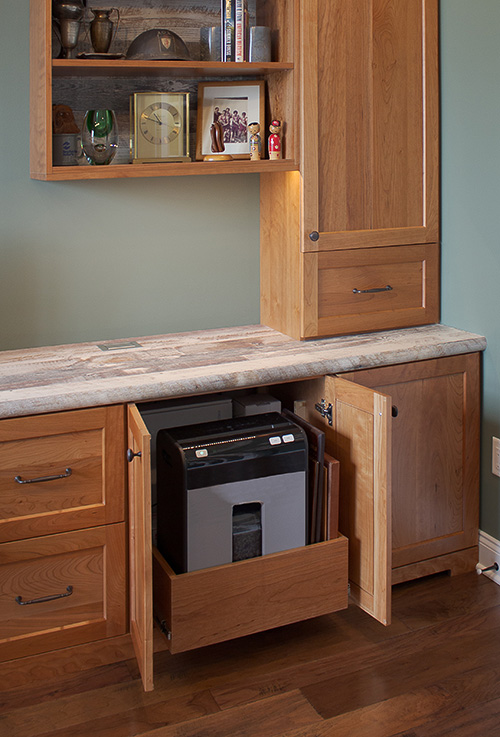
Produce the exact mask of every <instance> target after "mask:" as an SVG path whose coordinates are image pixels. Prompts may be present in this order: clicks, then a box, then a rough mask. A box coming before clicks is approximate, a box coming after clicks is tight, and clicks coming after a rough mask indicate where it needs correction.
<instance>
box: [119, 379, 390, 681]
mask: <svg viewBox="0 0 500 737" xmlns="http://www.w3.org/2000/svg"><path fill="white" fill-rule="evenodd" d="M272 391H273V392H274V391H276V393H278V394H280V395H281V397H282V399H283V401H284V403H285V404H287V405H288V406H289V407H292V408H294V409H295V410H296V411H299V412H300V413H301V414H302V416H304V417H306V418H308V419H309V420H311V421H313V422H315V423H316V424H318V425H319V426H321V428H322V429H323V430H324V431H325V435H326V449H327V450H328V451H329V452H330V453H331V455H333V456H334V457H336V458H338V459H339V460H340V468H341V485H342V488H343V494H344V501H343V502H341V503H342V504H343V506H344V514H343V515H342V521H343V530H344V531H345V533H346V534H348V535H349V536H350V537H349V556H348V555H347V546H348V541H347V539H346V536H344V535H340V536H339V537H338V538H336V539H334V540H330V541H327V542H325V543H318V544H315V545H309V546H306V547H303V548H296V549H294V550H289V551H284V552H281V553H276V554H272V555H268V556H263V557H261V558H253V559H250V560H246V561H241V562H238V563H231V564H228V565H224V566H217V567H214V568H207V569H203V570H200V571H194V572H191V573H184V574H180V575H176V574H175V573H174V572H173V571H172V569H171V568H170V566H169V565H168V562H167V561H165V560H164V559H163V558H162V556H161V555H160V554H159V552H158V551H157V550H155V551H154V565H153V572H154V576H153V579H154V580H153V583H152V584H151V557H150V554H149V551H151V549H152V544H151V510H150V497H151V494H150V447H149V446H150V436H149V433H148V431H147V428H146V426H145V424H144V421H143V420H142V418H141V416H140V413H139V412H138V409H137V407H136V406H135V405H131V406H130V407H129V451H130V452H129V460H130V468H129V498H130V529H131V550H132V561H131V584H130V587H131V605H130V609H131V618H132V623H131V633H132V637H133V640H134V647H135V650H136V654H137V659H138V662H139V667H140V670H141V675H142V679H143V683H144V687H145V688H146V690H149V689H151V688H152V687H153V673H152V663H153V660H152V650H153V648H152V629H151V627H152V621H153V610H155V614H156V618H157V619H158V620H159V621H160V623H161V625H162V629H164V630H165V632H166V633H167V634H168V638H169V641H168V642H169V649H170V651H171V652H172V653H175V652H181V651H183V650H189V649H192V648H195V647H200V646H202V645H207V644H211V643H214V642H220V641H223V640H226V639H230V638H234V637H239V636H242V635H247V634H250V633H253V632H258V631H260V630H263V629H268V628H271V627H277V626H279V625H283V624H288V623H291V622H296V621H299V620H302V619H307V618H310V617H315V616H318V615H320V614H325V613H328V612H333V611H337V610H338V609H343V608H345V607H346V606H347V578H348V559H349V578H350V581H351V595H352V598H353V600H354V601H356V602H357V603H358V604H359V606H361V607H362V608H363V609H364V610H365V611H367V612H368V613H370V614H371V615H372V616H374V617H375V618H376V619H378V620H380V621H381V622H384V623H385V624H388V623H390V539H391V536H390V514H389V509H390V474H389V455H388V448H389V439H388V434H389V432H390V422H389V421H390V403H389V401H388V398H387V397H385V396H383V395H381V394H380V393H378V392H374V391H373V390H371V389H367V388H366V387H363V386H357V385H355V384H353V383H351V382H348V381H345V380H344V379H339V378H335V377H331V376H327V377H324V378H323V379H316V380H312V381H304V382H299V383H298V384H294V385H289V386H285V387H272ZM322 400H324V401H325V402H326V404H331V406H332V413H331V418H332V420H331V425H330V424H329V421H328V420H327V419H324V418H323V417H321V416H320V415H319V414H318V413H317V411H316V410H315V405H316V404H319V403H321V401H322ZM342 469H343V470H342Z"/></svg>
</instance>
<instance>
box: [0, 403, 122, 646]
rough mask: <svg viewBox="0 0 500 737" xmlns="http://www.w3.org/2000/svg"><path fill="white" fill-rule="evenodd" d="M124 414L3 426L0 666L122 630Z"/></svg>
mask: <svg viewBox="0 0 500 737" xmlns="http://www.w3.org/2000/svg"><path fill="white" fill-rule="evenodd" d="M124 439H125V436H124V413H123V408H122V407H102V408H97V409H88V410H79V411H74V412H62V413H58V414H48V415H40V416H34V417H22V418H16V419H6V420H2V421H1V422H0V570H1V576H0V578H1V581H2V583H1V584H0V659H1V660H4V659H11V658H21V657H26V656H27V655H33V654H35V653H40V652H46V651H48V650H53V649H57V648H62V647H68V646H69V645H75V644H79V643H83V642H91V641H94V640H98V639H102V638H106V637H111V636H114V635H118V634H123V633H124V632H125V631H126V629H127V621H126V614H127V607H126V557H125V556H126V522H125V519H126V516H125V486H124V467H123V466H124V463H123V444H124Z"/></svg>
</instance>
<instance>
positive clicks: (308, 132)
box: [261, 0, 439, 338]
mask: <svg viewBox="0 0 500 737" xmlns="http://www.w3.org/2000/svg"><path fill="white" fill-rule="evenodd" d="M300 34H301V48H302V50H303V56H302V58H301V69H300V75H301V76H300V88H301V119H300V130H301V156H300V174H298V173H296V172H289V173H282V174H277V175H276V176H273V177H271V176H268V175H267V174H263V175H262V176H261V223H262V225H261V321H262V322H263V323H264V324H267V325H269V326H270V327H273V328H275V329H277V330H280V331H281V332H284V333H287V334H289V335H292V337H295V338H309V337H314V336H326V335H335V334H342V333H348V332H362V331H367V330H378V329H386V328H395V327H402V326H410V325H419V324H425V323H431V322H436V321H438V319H439V296H438V295H439V267H438V264H439V246H438V240H439V166H438V160H439V118H438V106H439V96H438V86H439V76H438V2H437V0H352V1H351V0H350V1H349V2H345V0H304V2H303V3H301V15H300ZM395 247H397V248H395Z"/></svg>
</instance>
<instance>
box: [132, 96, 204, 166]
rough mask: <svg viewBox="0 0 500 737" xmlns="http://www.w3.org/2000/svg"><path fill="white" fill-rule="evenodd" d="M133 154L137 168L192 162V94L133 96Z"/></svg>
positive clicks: (133, 160) (133, 161)
mask: <svg viewBox="0 0 500 737" xmlns="http://www.w3.org/2000/svg"><path fill="white" fill-rule="evenodd" d="M130 154H131V157H132V163H134V164H146V163H153V162H161V161H191V159H190V158H189V93H188V92H136V93H135V94H133V95H131V96H130Z"/></svg>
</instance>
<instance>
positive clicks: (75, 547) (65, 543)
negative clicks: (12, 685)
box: [0, 523, 127, 660]
mask: <svg viewBox="0 0 500 737" xmlns="http://www.w3.org/2000/svg"><path fill="white" fill-rule="evenodd" d="M126 590H127V585H126V559H125V523H120V524H117V525H106V526H103V527H94V528H91V529H88V530H77V531H74V532H65V533H61V534H59V535H46V536H44V537H38V538H32V539H31V540H21V541H16V542H10V543H3V544H2V545H0V660H10V659H14V658H20V657H26V656H29V655H34V654H36V653H41V652H47V651H50V650H55V649H59V648H62V647H69V646H71V645H77V644H80V643H83V642H91V641H93V640H99V639H102V638H105V637H112V636H115V635H121V634H124V633H125V632H126V629H127V620H126V612H127V606H126Z"/></svg>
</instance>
